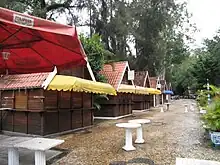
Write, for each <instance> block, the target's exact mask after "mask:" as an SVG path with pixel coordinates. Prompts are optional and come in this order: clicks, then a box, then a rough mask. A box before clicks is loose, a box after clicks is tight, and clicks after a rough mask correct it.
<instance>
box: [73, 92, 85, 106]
mask: <svg viewBox="0 0 220 165" xmlns="http://www.w3.org/2000/svg"><path fill="white" fill-rule="evenodd" d="M82 101H83V100H82V93H81V92H73V93H72V108H82Z"/></svg>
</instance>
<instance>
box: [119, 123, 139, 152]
mask: <svg viewBox="0 0 220 165" xmlns="http://www.w3.org/2000/svg"><path fill="white" fill-rule="evenodd" d="M116 126H117V127H120V128H125V145H124V147H122V148H123V149H124V150H125V151H132V150H136V148H135V147H134V146H133V144H132V129H134V128H139V127H141V124H137V123H118V124H116Z"/></svg>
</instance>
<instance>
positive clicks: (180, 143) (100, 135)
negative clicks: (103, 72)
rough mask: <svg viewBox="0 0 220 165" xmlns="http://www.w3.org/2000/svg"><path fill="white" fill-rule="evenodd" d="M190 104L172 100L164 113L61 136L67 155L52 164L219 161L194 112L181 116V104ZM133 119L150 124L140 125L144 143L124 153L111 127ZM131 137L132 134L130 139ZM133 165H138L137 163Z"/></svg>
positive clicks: (120, 136) (121, 136)
mask: <svg viewBox="0 0 220 165" xmlns="http://www.w3.org/2000/svg"><path fill="white" fill-rule="evenodd" d="M192 102H193V101H192V100H176V101H173V102H172V104H171V105H170V110H169V111H167V112H164V113H160V109H159V108H158V109H156V108H154V109H153V110H151V111H148V112H143V113H137V114H134V115H132V116H131V117H127V118H124V119H120V120H108V121H100V120H99V121H96V122H95V124H94V127H92V128H91V129H88V130H86V131H82V132H77V133H73V134H69V135H65V136H61V137H59V138H60V139H63V140H65V143H63V144H62V145H60V146H59V147H60V148H61V149H68V150H69V151H70V152H69V153H68V154H67V155H66V156H64V157H63V158H61V159H59V160H58V161H57V162H55V163H53V165H63V164H65V165H109V164H110V162H113V161H125V162H128V161H131V160H132V159H134V158H145V159H148V160H152V161H153V163H154V164H155V165H175V161H176V157H187V158H196V159H206V160H215V161H220V150H214V149H213V148H212V147H211V146H210V145H209V143H208V142H206V141H204V130H203V129H202V127H201V121H200V114H199V113H198V111H194V112H188V113H184V104H185V103H187V104H190V103H192ZM137 118H147V119H150V120H151V121H152V123H151V124H146V125H145V126H144V139H145V141H146V142H145V143H144V144H134V146H135V147H136V150H135V151H131V152H125V151H124V150H123V149H122V146H123V145H124V134H125V132H124V130H123V129H121V128H117V127H116V126H115V124H116V123H119V122H126V121H128V120H130V119H137ZM135 137H136V136H135V131H134V132H133V140H135ZM133 164H134V165H142V164H141V162H140V163H139V164H138V163H133ZM145 164H146V163H145ZM148 164H149V163H148ZM128 165H132V164H131V163H128Z"/></svg>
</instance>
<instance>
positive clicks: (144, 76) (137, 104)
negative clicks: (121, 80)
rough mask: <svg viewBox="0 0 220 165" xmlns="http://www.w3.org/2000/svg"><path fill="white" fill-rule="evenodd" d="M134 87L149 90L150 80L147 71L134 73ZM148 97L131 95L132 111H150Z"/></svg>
mask: <svg viewBox="0 0 220 165" xmlns="http://www.w3.org/2000/svg"><path fill="white" fill-rule="evenodd" d="M134 84H135V86H140V87H145V88H150V79H149V75H148V71H139V72H135V77H134ZM150 99H151V97H150V95H146V94H133V103H134V104H133V105H132V109H133V110H147V109H150V101H151V100H150Z"/></svg>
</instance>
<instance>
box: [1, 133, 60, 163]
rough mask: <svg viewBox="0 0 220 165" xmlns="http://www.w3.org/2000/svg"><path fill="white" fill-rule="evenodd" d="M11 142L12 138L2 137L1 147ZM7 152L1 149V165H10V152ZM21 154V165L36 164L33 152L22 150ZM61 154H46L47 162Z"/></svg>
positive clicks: (51, 151) (56, 152)
mask: <svg viewBox="0 0 220 165" xmlns="http://www.w3.org/2000/svg"><path fill="white" fill-rule="evenodd" d="M21 138H22V137H21ZM19 139H20V138H19ZM10 140H11V137H10V136H5V135H0V145H1V144H7V143H8V142H9V141H10ZM25 140H26V139H25ZM18 141H20V140H18ZM7 151H8V150H7V148H5V147H0V165H7V164H8V152H7ZM19 154H20V155H19V156H20V165H32V164H34V152H31V151H29V150H24V149H20V150H19ZM60 154H61V152H60V151H55V150H49V151H47V152H46V157H47V160H50V159H52V158H54V157H55V156H58V155H60Z"/></svg>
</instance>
